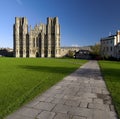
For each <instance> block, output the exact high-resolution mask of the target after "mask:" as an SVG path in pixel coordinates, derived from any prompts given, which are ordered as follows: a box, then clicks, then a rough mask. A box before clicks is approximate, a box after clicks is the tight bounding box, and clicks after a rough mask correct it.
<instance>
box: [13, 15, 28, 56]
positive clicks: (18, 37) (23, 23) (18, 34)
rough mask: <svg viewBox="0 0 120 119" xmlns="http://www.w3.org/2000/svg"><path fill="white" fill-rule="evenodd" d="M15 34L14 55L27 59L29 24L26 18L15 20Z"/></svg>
mask: <svg viewBox="0 0 120 119" xmlns="http://www.w3.org/2000/svg"><path fill="white" fill-rule="evenodd" d="M13 29H14V30H13V32H14V55H15V57H27V56H28V54H29V52H28V47H29V45H28V42H29V40H28V22H27V19H26V18H25V17H24V18H18V17H16V18H15V24H14V28H13Z"/></svg>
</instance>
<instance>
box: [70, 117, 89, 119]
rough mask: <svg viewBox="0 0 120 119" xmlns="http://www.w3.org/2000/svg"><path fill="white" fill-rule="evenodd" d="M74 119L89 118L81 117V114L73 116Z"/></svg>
mask: <svg viewBox="0 0 120 119" xmlns="http://www.w3.org/2000/svg"><path fill="white" fill-rule="evenodd" d="M72 119H87V118H86V117H80V116H73V118H72Z"/></svg>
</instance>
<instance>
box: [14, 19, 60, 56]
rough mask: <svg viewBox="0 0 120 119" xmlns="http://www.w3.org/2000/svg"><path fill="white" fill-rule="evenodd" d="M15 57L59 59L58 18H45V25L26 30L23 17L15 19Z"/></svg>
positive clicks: (26, 25)
mask: <svg viewBox="0 0 120 119" xmlns="http://www.w3.org/2000/svg"><path fill="white" fill-rule="evenodd" d="M13 39H14V56H15V57H60V24H59V20H58V17H55V18H49V17H48V18H47V24H39V25H36V26H35V27H34V28H32V27H31V26H30V28H28V21H27V18H25V17H20V18H18V17H16V18H15V24H14V26H13Z"/></svg>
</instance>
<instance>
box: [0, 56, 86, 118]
mask: <svg viewBox="0 0 120 119" xmlns="http://www.w3.org/2000/svg"><path fill="white" fill-rule="evenodd" d="M86 62H87V61H86V60H75V59H52V58H50V59H49V58H48V59H47V58H0V66H1V68H0V72H1V75H0V82H1V83H0V119H2V118H4V117H5V116H6V115H8V114H10V113H11V112H13V111H15V110H17V109H18V108H19V107H20V106H22V105H23V104H25V103H27V102H29V101H30V100H32V99H33V98H34V97H35V96H37V95H38V94H41V93H43V92H44V91H46V90H47V89H48V88H50V87H51V86H53V85H54V84H56V83H57V82H59V81H60V80H62V79H63V78H64V77H65V76H67V75H68V74H70V73H72V72H73V71H75V70H76V69H78V68H79V67H80V66H81V65H83V64H84V63H86ZM41 77H42V78H41ZM33 84H34V85H33ZM29 85H30V86H29ZM4 105H5V106H4Z"/></svg>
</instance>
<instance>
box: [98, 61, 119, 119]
mask: <svg viewBox="0 0 120 119" xmlns="http://www.w3.org/2000/svg"><path fill="white" fill-rule="evenodd" d="M99 66H100V69H101V72H102V75H103V78H104V80H105V83H106V86H107V88H108V90H109V92H110V94H111V97H112V101H113V104H114V105H115V110H116V112H117V114H118V117H119V118H120V62H116V61H99Z"/></svg>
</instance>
